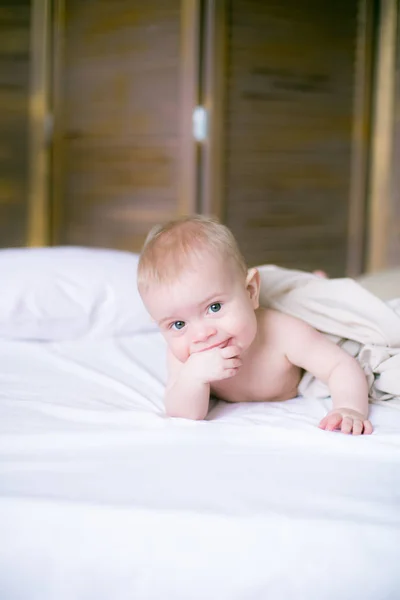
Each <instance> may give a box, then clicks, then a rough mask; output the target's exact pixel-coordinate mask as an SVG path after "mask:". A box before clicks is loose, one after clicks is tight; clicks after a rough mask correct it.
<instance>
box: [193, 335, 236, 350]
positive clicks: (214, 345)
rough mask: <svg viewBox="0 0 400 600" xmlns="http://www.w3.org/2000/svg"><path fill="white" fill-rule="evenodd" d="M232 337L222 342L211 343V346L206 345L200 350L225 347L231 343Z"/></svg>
mask: <svg viewBox="0 0 400 600" xmlns="http://www.w3.org/2000/svg"><path fill="white" fill-rule="evenodd" d="M231 341H232V338H228V339H227V340H225V341H224V342H220V343H219V344H212V346H208V348H203V349H202V350H200V352H207V350H212V349H213V348H226V347H227V346H229V344H230V343H231Z"/></svg>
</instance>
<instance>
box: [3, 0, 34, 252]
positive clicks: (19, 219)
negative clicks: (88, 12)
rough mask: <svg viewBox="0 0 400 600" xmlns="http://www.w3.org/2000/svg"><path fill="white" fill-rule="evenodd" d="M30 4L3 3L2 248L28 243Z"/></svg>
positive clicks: (27, 1) (21, 0)
mask: <svg viewBox="0 0 400 600" xmlns="http://www.w3.org/2000/svg"><path fill="white" fill-rule="evenodd" d="M29 25H30V2H29V0H25V1H23V0H19V1H13V2H12V1H11V0H8V1H4V0H2V1H1V2H0V246H2V247H5V246H23V245H25V242H26V227H27V223H26V221H27V190H28V131H29V129H28V128H29V118H28V101H29Z"/></svg>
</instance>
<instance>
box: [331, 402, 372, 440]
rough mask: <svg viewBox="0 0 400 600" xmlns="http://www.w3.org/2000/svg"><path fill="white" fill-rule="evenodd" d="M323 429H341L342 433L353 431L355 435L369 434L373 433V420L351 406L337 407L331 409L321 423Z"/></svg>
mask: <svg viewBox="0 0 400 600" xmlns="http://www.w3.org/2000/svg"><path fill="white" fill-rule="evenodd" d="M319 427H320V428H321V429H326V430H327V431H334V430H335V429H340V431H341V432H342V433H352V434H353V435H361V434H362V433H363V434H364V435H368V434H370V433H372V425H371V421H369V420H368V419H366V418H365V417H364V415H362V414H361V413H359V412H357V411H356V410H351V409H350V408H335V409H334V410H331V411H330V412H329V413H328V414H327V415H326V417H324V418H323V419H322V421H321V422H320V424H319Z"/></svg>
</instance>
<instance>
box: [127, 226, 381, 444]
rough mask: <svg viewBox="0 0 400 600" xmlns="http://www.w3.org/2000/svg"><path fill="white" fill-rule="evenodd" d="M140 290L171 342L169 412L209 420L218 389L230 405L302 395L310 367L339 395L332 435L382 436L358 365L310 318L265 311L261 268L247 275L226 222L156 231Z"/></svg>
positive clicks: (327, 425)
mask: <svg viewBox="0 0 400 600" xmlns="http://www.w3.org/2000/svg"><path fill="white" fill-rule="evenodd" d="M138 288H139V292H140V294H141V297H142V299H143V302H144V304H145V306H146V308H147V310H148V311H149V313H150V315H151V316H152V318H153V319H154V320H155V321H156V322H157V323H158V326H159V327H160V330H161V332H162V334H163V335H164V338H165V340H166V342H167V345H168V381H167V388H166V393H165V408H166V412H167V414H168V415H170V416H174V417H184V418H187V419H204V418H205V416H206V415H207V412H208V408H209V400H210V394H211V393H212V394H213V395H215V396H216V397H218V398H220V399H223V400H226V401H228V402H259V401H268V400H287V399H289V398H294V397H295V396H297V395H298V391H297V388H298V385H299V382H300V379H301V377H302V375H303V371H304V370H306V371H309V372H311V373H312V374H313V375H314V376H315V377H317V378H318V379H320V380H322V381H323V382H325V383H327V384H328V386H329V390H330V393H331V396H332V402H333V409H332V410H331V411H330V412H329V413H328V414H327V415H326V416H325V417H324V418H323V419H322V421H321V422H320V424H319V426H320V427H321V428H322V429H327V430H330V431H332V430H334V429H340V430H341V431H342V432H343V433H353V434H354V435H359V434H362V433H364V434H369V433H371V432H372V425H371V423H370V421H369V420H368V386H367V381H366V377H365V375H364V373H363V371H362V369H361V367H360V366H359V364H358V363H357V361H356V360H355V359H354V358H352V357H351V356H350V355H349V354H347V353H346V352H345V351H344V350H342V349H341V348H339V347H338V346H337V345H336V344H334V343H333V342H331V341H329V340H328V339H327V338H326V337H325V336H324V335H322V334H321V333H319V332H318V331H316V330H315V329H313V328H312V327H310V326H309V325H307V324H306V323H304V322H303V321H301V320H298V319H296V318H294V317H291V316H289V315H286V314H283V313H280V312H277V311H275V310H272V309H269V308H262V307H260V306H259V292H260V276H259V273H258V271H257V269H255V268H253V269H247V266H246V263H245V261H244V259H243V256H242V255H241V253H240V250H239V248H238V245H237V243H236V240H235V238H234V237H233V235H232V233H231V232H230V230H229V229H228V228H227V227H225V226H224V225H222V224H220V223H218V222H217V221H216V220H213V219H209V218H206V217H202V216H192V217H185V218H182V219H178V220H176V221H171V222H169V223H167V224H166V225H164V226H162V227H156V228H154V229H153V230H152V231H151V232H150V234H149V236H148V238H147V240H146V243H145V245H144V248H143V251H142V254H141V257H140V261H139V267H138Z"/></svg>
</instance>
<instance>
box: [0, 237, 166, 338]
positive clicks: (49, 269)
mask: <svg viewBox="0 0 400 600" xmlns="http://www.w3.org/2000/svg"><path fill="white" fill-rule="evenodd" d="M137 264H138V255H136V254H133V253H129V252H120V251H118V250H103V249H92V248H77V247H52V248H16V249H6V250H0V281H1V284H2V285H1V293H0V339H1V338H2V339H14V340H15V339H18V340H32V339H34V340H48V341H50V340H51V341H55V340H67V339H73V338H77V337H81V336H91V337H104V336H115V335H129V334H132V333H136V332H140V331H146V330H149V329H155V325H154V324H153V323H152V322H151V319H150V316H149V315H148V313H147V311H146V309H145V307H144V305H143V303H142V300H141V298H140V296H139V293H138V291H137V287H136V273H137Z"/></svg>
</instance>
